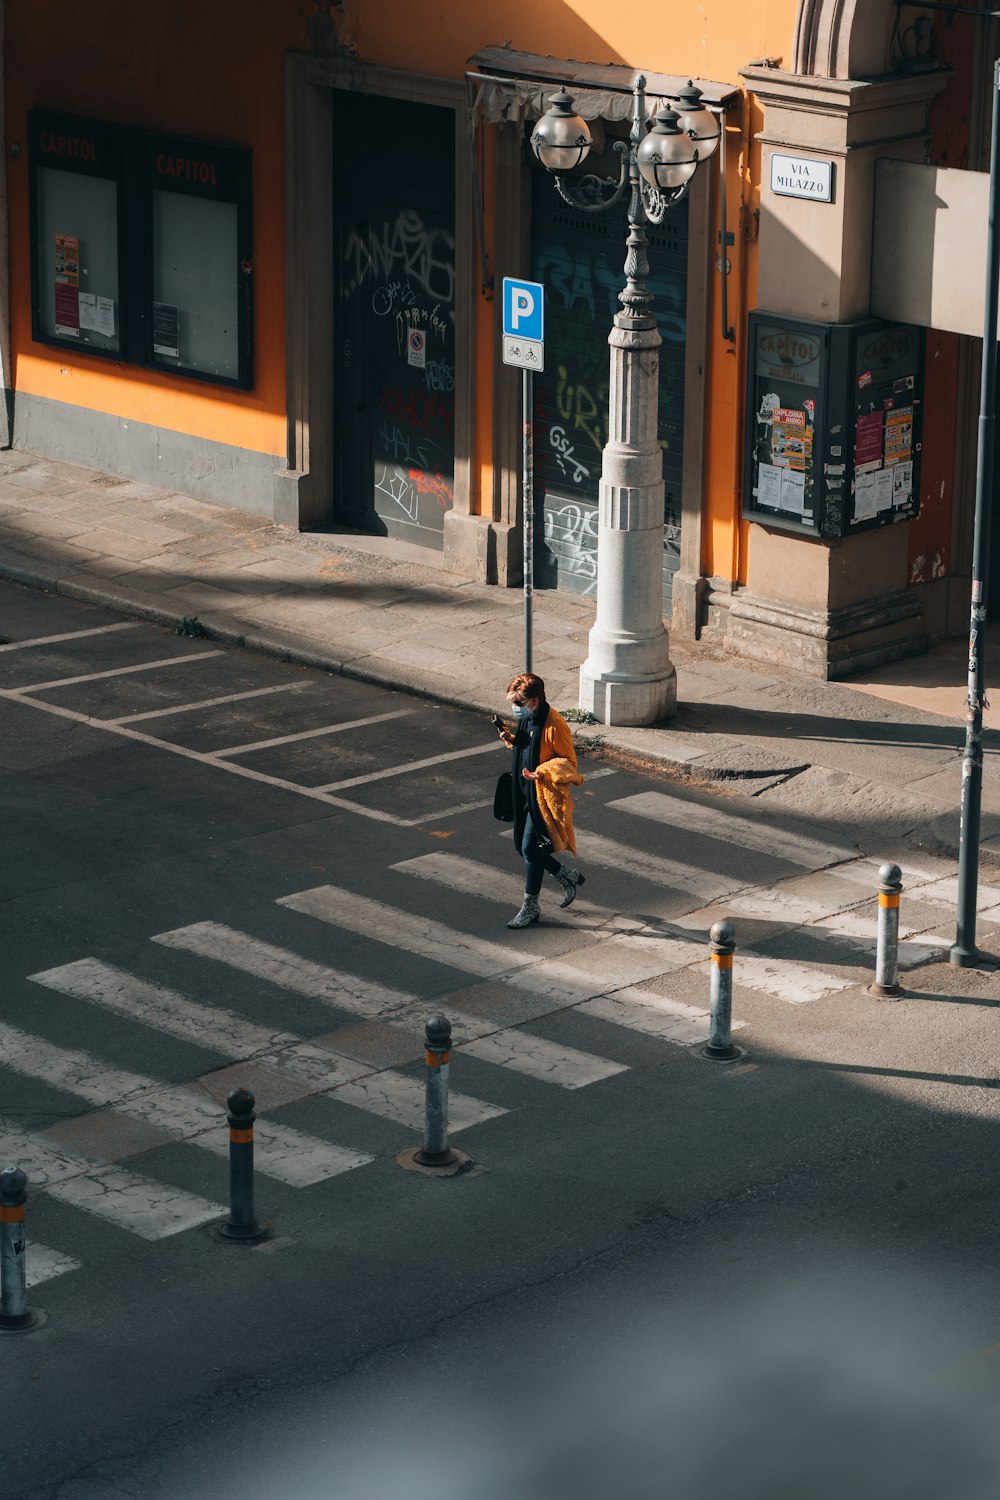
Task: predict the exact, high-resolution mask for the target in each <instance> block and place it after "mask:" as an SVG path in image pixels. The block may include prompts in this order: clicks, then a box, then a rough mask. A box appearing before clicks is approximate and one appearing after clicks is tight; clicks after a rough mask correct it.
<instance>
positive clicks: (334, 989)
mask: <svg viewBox="0 0 1000 1500" xmlns="http://www.w3.org/2000/svg"><path fill="white" fill-rule="evenodd" d="M153 942H154V943H162V944H163V946H164V947H166V948H180V949H183V950H184V952H186V953H194V954H196V955H197V956H198V957H199V958H212V959H215V960H217V961H218V962H219V963H224V964H229V965H230V967H231V968H234V969H242V970H243V972H244V973H246V974H253V975H255V976H256V977H257V978H258V979H266V980H268V981H269V982H270V983H272V984H276V985H278V986H279V987H280V988H281V989H286V990H294V991H295V992H296V994H299V995H307V996H308V997H309V998H310V999H311V1000H320V1001H322V1002H323V1004H325V1005H332V1006H335V1007H336V1008H337V1009H338V1010H346V1011H350V1012H351V1014H352V1015H359V1016H368V1017H372V1018H374V1017H376V1016H377V1017H382V1016H384V1015H386V1014H388V1013H389V1012H391V1011H394V1010H398V1009H399V1007H400V1006H401V1005H408V1004H409V1002H410V1001H411V1000H412V998H413V997H412V995H408V994H406V993H405V992H404V991H403V990H396V989H392V988H391V987H390V986H389V985H384V984H378V983H377V982H375V981H373V980H368V979H361V978H359V977H358V976H357V975H356V974H347V973H345V972H343V971H342V970H339V969H331V968H328V967H327V965H326V964H319V963H315V962H314V961H313V960H312V959H308V958H303V957H301V956H300V955H299V954H297V953H293V952H291V950H290V949H288V948H279V947H276V946H275V945H274V944H273V943H265V942H262V941H261V940H260V939H259V938H255V937H251V936H250V934H249V933H248V932H237V931H236V930H235V929H234V928H232V927H226V926H224V925H223V924H222V923H221V922H192V923H191V924H190V926H188V927H176V928H174V929H173V931H172V932H159V933H157V934H156V936H155V937H154V938H153Z"/></svg>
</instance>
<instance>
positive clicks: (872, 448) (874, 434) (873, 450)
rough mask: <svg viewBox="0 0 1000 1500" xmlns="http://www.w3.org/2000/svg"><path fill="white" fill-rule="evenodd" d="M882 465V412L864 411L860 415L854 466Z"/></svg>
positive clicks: (877, 466)
mask: <svg viewBox="0 0 1000 1500" xmlns="http://www.w3.org/2000/svg"><path fill="white" fill-rule="evenodd" d="M870 466H874V467H876V468H879V469H880V468H881V467H882V413H881V412H880V411H873V412H864V413H862V415H861V416H859V417H858V430H857V437H856V439H855V443H854V467H855V468H856V469H864V468H867V467H870Z"/></svg>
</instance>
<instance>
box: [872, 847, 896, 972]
mask: <svg viewBox="0 0 1000 1500" xmlns="http://www.w3.org/2000/svg"><path fill="white" fill-rule="evenodd" d="M878 879H879V886H878V943H877V946H876V951H875V983H874V984H870V985H869V986H868V992H869V994H871V995H901V994H902V993H903V991H902V990H901V989H900V987H899V984H898V983H897V980H896V970H897V966H898V963H899V898H900V896H901V894H902V891H903V872H902V870H901V869H900V868H899V866H898V865H880V866H879V872H878Z"/></svg>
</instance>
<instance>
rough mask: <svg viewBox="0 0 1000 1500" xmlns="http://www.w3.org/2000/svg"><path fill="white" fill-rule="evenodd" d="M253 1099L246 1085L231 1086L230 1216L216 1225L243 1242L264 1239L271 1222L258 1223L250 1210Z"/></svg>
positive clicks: (228, 1101) (251, 1201) (251, 1200)
mask: <svg viewBox="0 0 1000 1500" xmlns="http://www.w3.org/2000/svg"><path fill="white" fill-rule="evenodd" d="M256 1102H257V1101H256V1099H255V1098H254V1096H253V1094H251V1092H250V1090H249V1089H234V1090H233V1092H232V1093H231V1094H230V1095H229V1097H228V1098H227V1100H226V1106H227V1109H228V1114H227V1116H226V1118H227V1120H228V1121H229V1218H228V1219H227V1220H226V1221H225V1223H223V1224H220V1225H219V1233H220V1234H221V1235H222V1237H223V1239H227V1240H238V1241H241V1242H242V1243H243V1244H249V1243H252V1242H253V1241H254V1240H261V1239H264V1238H265V1237H266V1236H267V1234H268V1233H269V1229H270V1226H269V1225H267V1224H258V1222H257V1220H256V1219H255V1217H254V1211H253V1122H254V1120H255V1119H256V1115H255V1114H254V1105H255V1104H256Z"/></svg>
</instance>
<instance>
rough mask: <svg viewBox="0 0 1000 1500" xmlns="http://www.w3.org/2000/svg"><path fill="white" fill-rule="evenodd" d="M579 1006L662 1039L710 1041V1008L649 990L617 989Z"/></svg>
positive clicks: (736, 1027)
mask: <svg viewBox="0 0 1000 1500" xmlns="http://www.w3.org/2000/svg"><path fill="white" fill-rule="evenodd" d="M578 1009H579V1010H580V1012H581V1014H583V1015H585V1016H596V1017H597V1018H598V1020H601V1021H610V1022H611V1023H612V1025H615V1026H626V1027H628V1028H629V1030H631V1031H641V1032H642V1033H643V1034H644V1035H646V1036H655V1037H659V1038H660V1040H661V1041H665V1042H675V1043H676V1044H677V1045H678V1046H680V1047H693V1046H695V1044H696V1043H698V1042H707V1041H708V1020H709V1017H708V1011H707V1010H699V1009H698V1008H697V1006H694V1005H684V1004H683V1003H682V1002H681V1001H680V1000H669V999H667V997H666V996H665V995H655V994H653V993H652V992H650V991H647V990H636V989H624V990H618V991H617V992H616V993H615V994H614V995H600V996H598V997H597V999H595V1000H587V1001H586V1002H585V1003H584V1004H583V1005H581V1006H579V1007H578ZM745 1025H746V1022H745V1021H734V1022H733V1023H732V1030H733V1031H738V1030H740V1029H741V1028H742V1027H744V1026H745Z"/></svg>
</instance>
